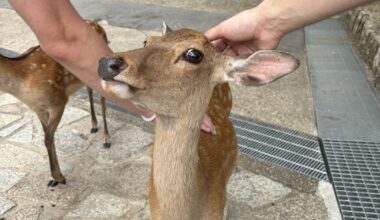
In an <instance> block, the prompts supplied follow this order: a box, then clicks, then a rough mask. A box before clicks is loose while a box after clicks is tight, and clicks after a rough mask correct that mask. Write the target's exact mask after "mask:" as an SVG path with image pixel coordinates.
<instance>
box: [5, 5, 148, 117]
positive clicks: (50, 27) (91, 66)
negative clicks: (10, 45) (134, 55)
mask: <svg viewBox="0 0 380 220" xmlns="http://www.w3.org/2000/svg"><path fill="white" fill-rule="evenodd" d="M9 3H10V4H11V5H12V7H13V8H14V9H15V10H16V12H17V13H18V14H19V15H20V16H21V17H22V18H23V19H24V21H25V22H26V23H27V24H28V26H29V27H30V28H31V29H32V31H33V32H34V33H35V35H36V36H37V39H38V41H39V43H40V45H41V48H42V49H43V50H44V51H45V52H46V53H47V54H48V55H49V56H51V57H52V58H53V59H55V60H56V61H58V62H59V63H61V64H62V65H63V66H64V67H65V68H67V69H68V70H70V72H72V73H74V75H75V76H76V77H78V78H79V79H80V80H81V81H83V82H84V83H85V84H86V85H88V86H89V87H91V88H92V89H94V90H96V91H97V92H99V93H100V94H101V95H102V96H104V97H106V98H107V99H109V100H111V101H113V102H115V103H117V104H118V105H120V106H122V107H124V108H125V109H127V110H129V111H131V112H134V113H137V114H140V115H145V116H150V115H151V114H153V113H151V112H144V111H141V110H140V109H138V108H136V107H135V106H134V105H133V104H132V103H130V102H129V101H127V100H123V99H120V98H117V97H115V96H112V95H111V94H109V93H106V92H105V91H104V90H103V88H102V86H101V80H100V78H99V77H98V74H97V68H98V60H99V59H100V58H101V57H103V56H106V55H107V54H109V53H111V50H110V48H109V47H108V45H107V43H106V42H105V41H104V40H103V38H101V37H100V35H99V34H98V33H97V32H96V31H94V30H93V29H92V28H91V27H90V26H89V25H87V24H86V22H85V21H84V20H83V19H82V18H81V17H80V15H79V14H78V13H77V12H76V10H75V9H74V7H73V6H72V5H71V3H70V1H69V0H54V1H51V0H34V1H29V0H9Z"/></svg>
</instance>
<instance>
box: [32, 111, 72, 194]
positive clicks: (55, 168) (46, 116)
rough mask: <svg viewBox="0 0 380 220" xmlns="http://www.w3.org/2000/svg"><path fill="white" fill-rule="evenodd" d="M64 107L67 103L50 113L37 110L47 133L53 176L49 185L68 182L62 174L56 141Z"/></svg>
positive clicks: (46, 140) (46, 141) (46, 144)
mask: <svg viewBox="0 0 380 220" xmlns="http://www.w3.org/2000/svg"><path fill="white" fill-rule="evenodd" d="M64 108H65V105H63V106H61V107H58V108H56V109H54V110H53V111H51V112H50V113H49V112H46V111H41V112H37V115H38V117H39V119H40V121H41V124H42V127H43V130H44V133H45V146H46V149H47V152H48V156H49V164H50V172H51V176H52V178H53V179H52V180H50V181H49V183H48V186H49V187H54V186H56V185H57V184H59V183H61V184H66V180H65V177H64V176H63V175H62V172H61V169H60V167H59V163H58V158H57V153H56V150H55V143H54V134H55V131H56V130H57V127H58V124H59V122H60V121H61V118H62V114H63V111H64Z"/></svg>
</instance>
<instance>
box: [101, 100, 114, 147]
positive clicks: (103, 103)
mask: <svg viewBox="0 0 380 220" xmlns="http://www.w3.org/2000/svg"><path fill="white" fill-rule="evenodd" d="M100 105H101V106H102V116H103V123H104V144H103V147H104V148H110V147H111V142H110V134H109V132H108V126H107V116H106V110H107V107H106V99H105V98H104V97H103V96H100Z"/></svg>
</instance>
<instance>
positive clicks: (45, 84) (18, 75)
mask: <svg viewBox="0 0 380 220" xmlns="http://www.w3.org/2000/svg"><path fill="white" fill-rule="evenodd" d="M87 23H88V24H89V25H91V26H92V27H93V28H94V29H95V30H96V31H97V32H98V33H99V34H100V35H101V36H102V37H103V38H104V40H105V41H107V37H106V34H105V32H104V30H103V28H102V27H101V26H100V25H98V24H97V23H96V22H91V21H87ZM82 86H83V83H82V82H81V81H80V80H79V79H78V78H76V77H75V76H74V75H73V74H71V73H70V72H69V71H67V70H66V69H65V68H63V66H61V65H60V64H59V63H57V62H56V61H54V60H53V59H52V58H50V57H49V56H47V55H46V54H45V53H44V52H43V51H42V50H41V49H40V47H39V46H36V47H33V48H31V49H29V50H28V51H26V52H25V53H23V54H22V55H20V56H18V57H13V58H9V57H5V56H3V55H1V54H0V91H3V92H6V93H9V94H12V95H14V96H15V97H16V98H18V99H19V100H20V101H22V102H23V103H25V104H26V105H27V106H28V107H29V108H30V109H31V110H32V111H34V112H35V113H36V114H37V116H38V118H39V120H40V122H41V124H42V127H43V130H44V133H45V146H46V148H47V151H48V155H49V162H50V170H51V176H52V178H53V179H52V180H51V181H49V183H48V186H51V187H54V186H56V185H57V184H59V183H62V184H65V183H66V180H65V177H64V176H63V175H62V173H61V170H60V168H59V163H58V159H57V154H56V150H55V144H54V134H55V131H56V129H57V127H58V124H59V122H60V121H61V118H62V114H63V111H64V109H65V105H66V103H67V101H68V97H69V96H70V95H71V94H73V93H74V92H76V91H77V90H79V89H80V88H81V87H82ZM87 91H88V94H89V99H90V106H91V119H92V129H91V133H95V132H97V120H96V116H95V112H94V106H93V97H92V90H91V89H90V88H87ZM100 101H101V106H102V114H103V122H104V139H105V143H104V145H103V146H104V147H106V148H108V147H110V136H109V133H108V128H107V122H106V115H105V111H106V107H105V99H104V97H101V98H100Z"/></svg>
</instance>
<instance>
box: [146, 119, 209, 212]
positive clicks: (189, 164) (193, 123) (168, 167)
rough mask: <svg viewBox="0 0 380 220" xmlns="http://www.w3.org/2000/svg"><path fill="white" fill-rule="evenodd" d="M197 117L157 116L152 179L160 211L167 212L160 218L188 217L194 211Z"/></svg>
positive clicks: (195, 196) (196, 188)
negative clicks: (169, 118)
mask: <svg viewBox="0 0 380 220" xmlns="http://www.w3.org/2000/svg"><path fill="white" fill-rule="evenodd" d="M201 119H202V116H200V117H198V119H195V120H194V118H193V117H192V118H191V119H190V118H181V119H175V120H168V119H162V118H160V117H157V124H156V136H155V141H154V148H153V178H154V187H155V189H156V192H157V198H158V201H159V206H160V210H161V213H164V215H166V214H167V215H169V216H164V218H163V219H191V218H192V217H194V214H196V213H194V209H195V207H196V206H197V205H199V201H198V200H199V193H198V191H199V190H198V184H197V169H198V161H199V156H198V141H199V135H200V128H199V123H200V120H201ZM184 216H187V217H188V218H186V217H184Z"/></svg>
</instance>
